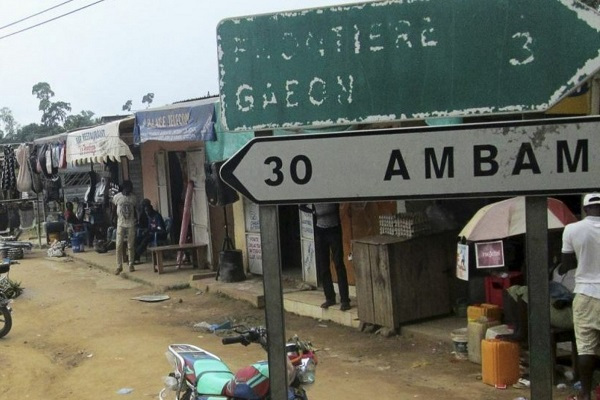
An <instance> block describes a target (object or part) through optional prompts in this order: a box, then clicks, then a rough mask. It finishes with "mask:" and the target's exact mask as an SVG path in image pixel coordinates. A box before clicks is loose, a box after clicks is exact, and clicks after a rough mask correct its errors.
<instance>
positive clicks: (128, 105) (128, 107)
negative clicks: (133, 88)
mask: <svg viewBox="0 0 600 400" xmlns="http://www.w3.org/2000/svg"><path fill="white" fill-rule="evenodd" d="M132 104H133V102H132V101H131V100H127V101H126V102H125V104H123V107H122V108H121V109H122V110H123V111H131V105H132Z"/></svg>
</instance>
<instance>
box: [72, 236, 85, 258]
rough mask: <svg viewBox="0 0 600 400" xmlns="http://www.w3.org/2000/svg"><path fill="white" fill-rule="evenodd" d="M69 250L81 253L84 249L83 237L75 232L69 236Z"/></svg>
mask: <svg viewBox="0 0 600 400" xmlns="http://www.w3.org/2000/svg"><path fill="white" fill-rule="evenodd" d="M71 250H73V253H81V252H83V251H84V245H83V238H82V237H81V236H79V235H77V234H73V235H72V236H71Z"/></svg>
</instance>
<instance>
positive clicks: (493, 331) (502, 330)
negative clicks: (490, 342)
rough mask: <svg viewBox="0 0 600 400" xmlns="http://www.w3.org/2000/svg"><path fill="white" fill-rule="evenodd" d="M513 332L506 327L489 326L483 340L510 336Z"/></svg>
mask: <svg viewBox="0 0 600 400" xmlns="http://www.w3.org/2000/svg"><path fill="white" fill-rule="evenodd" d="M514 332H515V331H514V329H512V328H510V327H509V326H508V325H496V326H490V327H489V328H488V329H487V331H486V332H485V338H486V339H495V338H496V337H497V336H499V335H512V334H513V333H514Z"/></svg>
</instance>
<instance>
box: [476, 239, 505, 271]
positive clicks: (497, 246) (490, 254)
mask: <svg viewBox="0 0 600 400" xmlns="http://www.w3.org/2000/svg"><path fill="white" fill-rule="evenodd" d="M475 253H476V256H477V257H476V259H477V268H499V267H504V248H503V246H502V240H498V241H495V242H485V243H475Z"/></svg>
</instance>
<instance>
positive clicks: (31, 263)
mask: <svg viewBox="0 0 600 400" xmlns="http://www.w3.org/2000/svg"><path fill="white" fill-rule="evenodd" d="M10 277H11V279H13V280H15V281H20V282H21V284H22V286H23V287H24V288H25V291H24V293H23V295H21V296H20V297H19V298H17V299H16V300H15V301H14V303H13V308H14V313H13V323H14V325H13V329H12V331H11V332H10V333H9V334H8V336H6V337H4V338H2V339H0V366H1V368H0V399H7V400H8V399H33V400H49V399H51V400H54V399H56V400H58V399H78V400H98V399H102V400H110V399H124V398H128V399H156V398H157V394H158V392H159V391H160V389H161V388H162V379H161V377H162V376H164V375H166V374H167V373H168V372H169V366H168V364H167V362H166V359H165V357H164V352H165V349H166V347H167V345H168V344H169V343H177V342H178V343H191V344H195V345H198V346H200V347H204V348H206V349H207V350H209V351H211V352H213V353H216V354H217V355H219V356H220V357H222V358H223V359H224V361H226V362H227V363H228V364H229V365H230V367H231V368H232V369H235V368H239V367H241V366H243V365H246V364H250V363H251V362H253V361H256V360H258V359H264V358H265V354H264V353H263V352H262V350H261V349H260V348H259V347H258V346H255V347H252V346H249V347H243V346H237V345H234V346H223V345H221V343H220V338H219V337H217V336H215V335H213V334H210V333H205V332H199V331H197V330H194V328H193V325H194V324H196V323H199V322H203V321H206V322H209V323H218V322H222V321H224V320H225V319H226V318H232V319H234V320H237V321H244V322H246V323H256V324H261V323H263V321H264V314H263V311H262V310H257V309H255V308H253V307H252V306H250V305H249V304H247V303H244V302H240V301H234V300H231V299H228V298H224V297H221V296H218V295H213V294H208V293H199V292H198V291H197V290H195V289H185V290H179V291H174V292H170V293H168V294H169V295H170V296H171V299H169V300H167V301H164V302H156V303H147V302H141V301H137V300H132V299H131V298H132V297H135V296H139V295H147V294H153V292H152V290H151V289H149V288H148V287H146V286H142V285H141V284H139V283H135V282H132V281H129V280H127V279H124V278H122V277H117V276H114V275H110V274H107V273H106V272H103V271H100V270H97V269H94V268H92V267H89V266H87V265H85V264H82V263H80V262H74V261H69V260H68V259H49V258H45V257H44V254H43V253H42V252H39V251H38V252H37V253H34V254H29V255H27V257H26V259H24V260H21V262H20V264H18V265H14V266H13V267H12V270H11V272H10ZM286 329H287V333H288V335H290V336H291V335H293V334H298V335H299V336H300V337H301V338H303V339H309V340H311V341H312V342H313V344H315V345H316V346H317V347H318V349H319V352H318V356H319V367H318V371H317V382H316V384H315V385H314V386H313V387H312V388H311V389H310V392H309V396H310V398H311V399H352V398H356V399H374V398H377V399H440V398H443V399H465V400H466V399H484V400H485V399H490V400H491V399H501V400H504V399H507V400H508V399H514V398H516V397H519V396H526V397H527V396H528V393H527V391H524V390H519V389H513V388H511V389H508V390H497V389H494V388H491V387H489V386H486V385H484V384H483V383H481V381H480V380H478V375H479V372H480V367H479V366H478V365H475V364H471V363H469V362H468V361H456V360H455V359H454V357H453V355H452V354H451V351H452V349H451V347H450V346H449V345H448V344H445V343H431V342H428V341H426V340H419V338H412V337H404V336H398V337H392V338H383V337H381V336H377V335H374V334H366V333H361V332H359V331H357V330H355V329H351V328H347V327H342V326H338V325H335V324H332V323H327V322H320V321H316V320H314V319H310V318H304V317H298V316H294V315H287V316H286ZM120 389H132V391H131V392H130V393H129V394H127V395H123V394H119V393H118V391H119V390H120ZM565 397H566V393H565V394H563V395H561V396H560V397H556V398H565Z"/></svg>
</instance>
